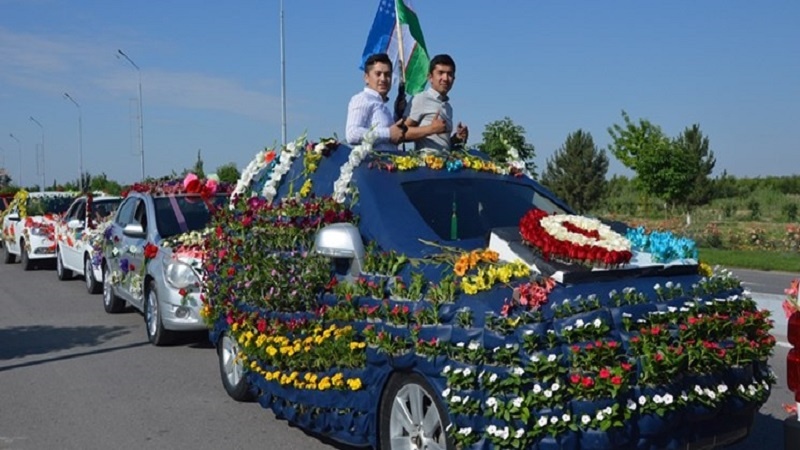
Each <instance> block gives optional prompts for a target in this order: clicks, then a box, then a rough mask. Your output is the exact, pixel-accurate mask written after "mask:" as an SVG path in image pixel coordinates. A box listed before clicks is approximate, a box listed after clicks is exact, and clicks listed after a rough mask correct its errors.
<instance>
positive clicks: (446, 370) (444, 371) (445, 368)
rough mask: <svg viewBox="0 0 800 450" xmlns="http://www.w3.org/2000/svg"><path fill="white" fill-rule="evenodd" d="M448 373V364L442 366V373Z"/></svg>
mask: <svg viewBox="0 0 800 450" xmlns="http://www.w3.org/2000/svg"><path fill="white" fill-rule="evenodd" d="M448 372H450V365H449V364H448V365H446V366H444V369H442V373H448Z"/></svg>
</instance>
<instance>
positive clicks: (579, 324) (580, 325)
mask: <svg viewBox="0 0 800 450" xmlns="http://www.w3.org/2000/svg"><path fill="white" fill-rule="evenodd" d="M583 326H584V324H583V319H578V320H576V321H575V328H581V327H583Z"/></svg>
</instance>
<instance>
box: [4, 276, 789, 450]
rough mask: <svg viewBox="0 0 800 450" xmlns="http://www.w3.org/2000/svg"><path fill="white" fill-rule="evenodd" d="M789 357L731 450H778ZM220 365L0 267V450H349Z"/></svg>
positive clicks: (77, 284)
mask: <svg viewBox="0 0 800 450" xmlns="http://www.w3.org/2000/svg"><path fill="white" fill-rule="evenodd" d="M749 275H751V274H742V276H745V277H746V278H747V277H749ZM787 275H789V274H787ZM747 279H748V280H749V279H750V278H747ZM788 279H789V280H790V279H791V276H789V278H788ZM758 282H759V283H760V281H758ZM776 284H778V283H777V282H776ZM780 285H781V286H783V285H785V286H788V281H787V282H786V283H784V280H780ZM751 289H753V288H752V287H751ZM780 292H781V293H782V290H781V291H780ZM778 320H782V317H781V318H778ZM786 352H787V349H786V348H785V347H776V352H775V355H774V356H773V358H772V364H773V369H774V370H775V372H776V373H777V374H778V376H779V382H778V385H777V386H776V388H775V390H774V391H773V394H772V396H771V397H770V400H769V402H768V403H767V404H765V405H764V406H763V407H762V409H761V412H760V414H759V415H758V416H757V418H756V421H755V424H754V427H753V431H752V434H751V436H750V437H749V438H748V439H747V440H746V441H745V442H743V443H740V444H738V445H736V446H734V447H731V448H732V449H734V450H745V449H776V450H779V449H783V431H782V430H783V428H782V420H783V418H784V417H786V416H787V414H786V413H785V412H784V411H783V408H782V406H781V404H782V403H788V402H789V401H790V400H791V398H792V396H791V394H790V393H789V391H788V390H787V389H786V386H785V380H784V374H785V370H786V369H785V358H786ZM217 364H218V363H217V357H216V353H215V351H214V349H213V348H211V347H210V345H209V343H208V341H207V339H206V337H205V334H204V333H198V334H196V335H190V336H187V338H186V339H184V340H182V342H180V343H178V344H176V345H174V346H170V347H162V348H156V347H152V346H151V345H150V344H149V343H147V340H146V337H145V331H144V323H143V320H142V317H141V315H140V314H138V313H136V312H133V311H129V312H126V313H123V314H119V315H108V314H106V313H105V312H104V311H103V307H102V300H101V297H100V296H90V295H89V294H87V293H86V290H85V289H84V285H83V282H82V281H81V280H78V279H75V280H72V281H67V282H60V281H58V280H57V278H56V275H55V272H54V271H52V270H46V269H45V270H35V271H32V272H24V271H23V270H22V268H21V267H20V265H19V264H14V265H10V266H8V265H0V449H32V450H33V449H36V450H39V449H81V450H90V449H112V448H113V449H142V448H145V449H151V448H152V449H190V448H191V449H218V448H230V449H242V448H267V449H276V450H280V449H297V448H302V449H304V450H315V449H346V447H343V446H340V445H337V444H335V443H332V442H326V441H323V440H321V439H319V438H318V437H316V436H311V435H308V434H306V433H304V432H303V431H301V430H299V429H297V428H294V427H291V426H289V425H287V423H286V422H284V421H278V420H276V419H275V418H274V416H273V414H272V412H271V411H268V410H265V409H263V408H261V407H260V406H259V405H258V404H257V403H245V404H243V403H237V402H234V401H233V400H231V399H230V398H229V397H228V396H227V395H226V394H225V391H224V390H223V388H222V386H221V384H220V380H219V370H218V366H217Z"/></svg>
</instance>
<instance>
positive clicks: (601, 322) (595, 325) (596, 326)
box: [592, 317, 603, 328]
mask: <svg viewBox="0 0 800 450" xmlns="http://www.w3.org/2000/svg"><path fill="white" fill-rule="evenodd" d="M592 323H593V324H594V327H595V328H600V326H601V325H603V321H602V320H600V318H599V317H598V318H596V319H594V322H592Z"/></svg>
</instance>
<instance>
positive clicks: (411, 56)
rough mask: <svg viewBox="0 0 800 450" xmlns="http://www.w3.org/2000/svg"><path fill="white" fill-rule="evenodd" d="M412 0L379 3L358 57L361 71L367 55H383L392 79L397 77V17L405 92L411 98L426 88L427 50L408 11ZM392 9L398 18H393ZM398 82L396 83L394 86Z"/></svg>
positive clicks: (382, 0)
mask: <svg viewBox="0 0 800 450" xmlns="http://www.w3.org/2000/svg"><path fill="white" fill-rule="evenodd" d="M410 3H411V0H380V3H379V4H378V12H377V13H376V14H375V21H374V22H372V29H371V30H369V35H368V36H367V44H366V45H365V46H364V53H363V55H362V56H361V70H364V63H365V62H366V60H367V58H368V57H369V55H372V54H373V53H386V54H388V55H389V58H390V59H391V60H392V66H393V67H394V69H395V74H394V75H395V78H399V77H400V75H399V74H400V70H401V68H400V65H399V64H398V57H399V51H398V47H399V41H398V36H397V31H396V27H397V22H398V20H397V18H398V17H399V19H400V20H399V22H400V28H401V32H402V35H403V58H404V59H405V61H404V63H405V73H406V92H407V93H409V94H411V95H414V94H418V93H420V92H422V91H423V90H424V89H425V83H427V81H428V63H429V62H430V59H429V58H428V50H427V49H426V48H425V38H424V37H423V36H422V28H421V27H420V26H419V19H418V18H417V14H416V13H415V12H414V11H412V10H411V6H410ZM395 8H396V9H397V15H395ZM396 84H397V81H396V80H395V85H396Z"/></svg>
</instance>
